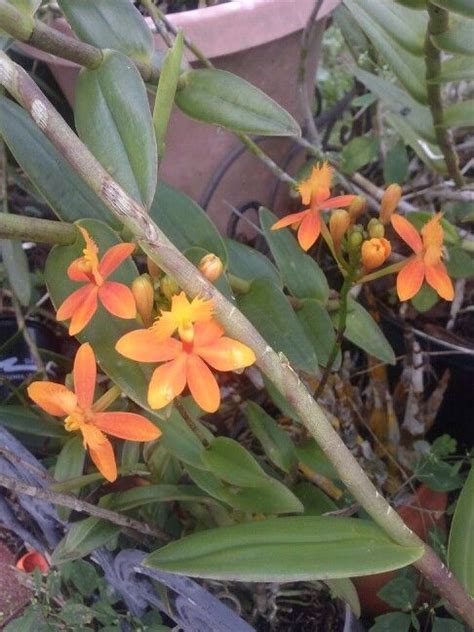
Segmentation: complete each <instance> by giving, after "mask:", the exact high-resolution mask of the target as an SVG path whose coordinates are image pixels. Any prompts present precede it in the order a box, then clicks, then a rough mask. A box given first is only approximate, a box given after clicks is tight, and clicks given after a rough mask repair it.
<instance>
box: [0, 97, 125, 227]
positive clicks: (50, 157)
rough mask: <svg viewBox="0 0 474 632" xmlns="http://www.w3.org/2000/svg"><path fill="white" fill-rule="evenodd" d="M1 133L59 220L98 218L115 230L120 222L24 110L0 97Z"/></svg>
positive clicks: (71, 220)
mask: <svg viewBox="0 0 474 632" xmlns="http://www.w3.org/2000/svg"><path fill="white" fill-rule="evenodd" d="M0 134H1V135H2V136H3V138H4V140H5V142H6V144H7V145H8V148H9V149H10V151H11V152H12V154H13V156H14V158H15V160H16V161H17V162H18V164H19V165H20V167H21V168H22V169H23V170H24V171H25V173H26V174H27V175H28V177H29V179H30V180H31V182H32V183H33V185H34V186H35V187H36V189H37V190H38V191H39V193H40V194H41V197H42V198H44V200H45V201H46V202H47V203H48V204H49V205H50V207H51V208H52V209H53V211H54V212H55V213H56V215H57V216H58V217H59V219H62V220H63V221H65V222H74V221H76V220H78V219H84V218H92V219H101V220H103V221H105V222H107V223H108V224H110V225H111V226H112V227H114V228H118V227H119V226H120V222H119V221H118V220H117V219H115V217H114V215H113V214H112V213H111V212H110V211H109V209H108V208H107V207H106V206H105V205H104V203H103V202H102V201H101V200H100V199H99V198H98V197H97V195H96V194H95V193H94V191H92V189H90V188H89V187H88V186H87V184H86V183H85V181H84V180H83V179H82V178H81V177H80V176H79V175H78V174H77V173H76V172H75V171H74V170H73V169H72V167H70V166H69V163H68V162H67V161H66V159H65V158H64V157H63V156H62V155H61V153H60V152H59V151H58V150H57V149H56V148H55V147H54V145H53V144H52V143H51V142H50V141H49V140H48V139H47V138H46V136H45V135H44V134H43V133H42V132H41V130H40V129H39V128H38V126H37V125H36V124H35V123H34V122H33V120H32V119H31V118H30V117H29V116H28V114H27V113H26V112H25V110H24V109H23V108H21V107H19V106H18V105H17V104H16V103H13V101H10V100H9V99H7V98H6V97H0Z"/></svg>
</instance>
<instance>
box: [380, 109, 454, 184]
mask: <svg viewBox="0 0 474 632" xmlns="http://www.w3.org/2000/svg"><path fill="white" fill-rule="evenodd" d="M386 119H387V121H388V123H389V124H390V125H391V126H392V127H393V128H394V129H395V131H396V132H398V133H399V134H400V136H401V137H402V139H403V141H404V142H405V144H406V145H409V146H410V147H411V148H412V149H413V151H414V152H415V153H416V155H417V156H418V158H420V160H422V161H423V162H424V163H425V165H427V166H428V167H429V168H430V169H433V170H434V171H437V172H438V173H441V174H446V173H447V168H446V163H445V162H444V158H443V154H442V152H441V149H440V148H439V146H438V145H435V144H433V143H429V142H427V141H426V140H424V139H422V138H420V135H419V134H418V132H417V131H416V130H414V129H413V128H412V127H411V125H409V124H408V123H407V122H406V121H405V120H404V119H403V118H402V117H401V116H397V115H396V114H390V113H387V114H386Z"/></svg>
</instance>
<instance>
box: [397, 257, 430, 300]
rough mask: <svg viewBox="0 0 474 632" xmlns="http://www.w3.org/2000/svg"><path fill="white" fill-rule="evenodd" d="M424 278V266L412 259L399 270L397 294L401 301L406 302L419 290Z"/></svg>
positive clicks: (416, 259) (417, 260)
mask: <svg viewBox="0 0 474 632" xmlns="http://www.w3.org/2000/svg"><path fill="white" fill-rule="evenodd" d="M424 277H425V264H424V263H423V261H421V260H420V259H418V258H417V257H414V258H413V259H411V260H408V263H407V264H406V265H405V266H404V267H403V268H402V269H401V270H400V272H399V273H398V276H397V294H398V298H399V299H400V300H401V301H408V300H410V299H411V298H413V297H414V296H415V294H417V293H418V291H419V290H420V288H421V286H422V284H423V279H424Z"/></svg>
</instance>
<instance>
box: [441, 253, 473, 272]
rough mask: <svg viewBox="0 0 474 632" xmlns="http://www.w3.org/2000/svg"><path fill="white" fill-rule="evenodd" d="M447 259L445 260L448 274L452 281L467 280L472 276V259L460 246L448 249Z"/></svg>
mask: <svg viewBox="0 0 474 632" xmlns="http://www.w3.org/2000/svg"><path fill="white" fill-rule="evenodd" d="M448 257H449V258H447V259H445V264H446V268H447V270H448V274H449V276H450V277H452V278H453V279H469V278H472V277H473V276H474V257H473V256H472V255H471V254H469V253H467V252H466V251H465V250H463V248H461V247H460V246H451V247H449V248H448Z"/></svg>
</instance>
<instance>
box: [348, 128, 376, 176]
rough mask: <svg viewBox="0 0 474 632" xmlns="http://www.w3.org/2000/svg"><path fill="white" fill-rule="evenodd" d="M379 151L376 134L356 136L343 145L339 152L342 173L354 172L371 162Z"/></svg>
mask: <svg viewBox="0 0 474 632" xmlns="http://www.w3.org/2000/svg"><path fill="white" fill-rule="evenodd" d="M378 153H379V139H378V138H377V136H358V137H357V138H353V139H352V140H350V141H349V142H348V143H347V145H344V147H343V149H342V153H341V169H342V171H344V173H354V171H359V169H361V168H362V167H365V165H368V164H370V163H371V162H373V161H374V160H375V159H376V158H377V156H378Z"/></svg>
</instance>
